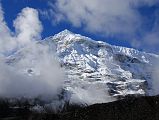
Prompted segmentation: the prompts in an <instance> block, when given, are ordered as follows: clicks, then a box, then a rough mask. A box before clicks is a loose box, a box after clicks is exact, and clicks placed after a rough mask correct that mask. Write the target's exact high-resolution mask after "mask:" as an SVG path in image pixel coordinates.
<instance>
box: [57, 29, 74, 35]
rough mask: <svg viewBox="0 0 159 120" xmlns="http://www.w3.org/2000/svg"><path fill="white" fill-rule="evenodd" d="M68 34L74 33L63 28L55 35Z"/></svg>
mask: <svg viewBox="0 0 159 120" xmlns="http://www.w3.org/2000/svg"><path fill="white" fill-rule="evenodd" d="M69 34H74V33H73V32H71V31H69V30H68V29H65V30H63V31H61V32H59V33H58V34H57V35H69Z"/></svg>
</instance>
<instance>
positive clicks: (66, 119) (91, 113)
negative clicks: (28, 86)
mask: <svg viewBox="0 0 159 120" xmlns="http://www.w3.org/2000/svg"><path fill="white" fill-rule="evenodd" d="M6 106H7V104H4V103H2V102H1V104H0V119H3V120H159V96H152V97H150V96H149V97H126V98H124V99H122V100H119V101H115V102H110V103H103V104H94V105H91V106H88V107H84V108H80V107H77V106H76V107H75V106H74V107H71V106H70V108H69V109H68V110H67V111H66V110H65V111H63V112H61V113H58V114H53V113H43V114H40V113H33V112H31V111H29V108H27V107H26V106H25V107H23V108H19V109H13V108H8V109H7V107H6Z"/></svg>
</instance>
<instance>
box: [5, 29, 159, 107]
mask: <svg viewBox="0 0 159 120" xmlns="http://www.w3.org/2000/svg"><path fill="white" fill-rule="evenodd" d="M41 44H45V45H47V46H49V48H50V50H55V51H56V53H57V56H58V59H59V62H60V64H61V67H63V68H64V70H65V74H66V76H67V77H66V79H65V82H64V85H63V90H64V91H65V92H63V93H64V94H65V95H64V97H63V100H64V101H65V100H67V101H69V103H75V104H79V103H82V104H83V103H86V104H94V103H103V102H108V101H112V97H113V98H118V97H123V96H126V95H150V94H151V80H152V66H153V64H154V61H156V60H157V59H159V56H158V55H155V54H150V53H145V52H140V51H138V50H135V49H132V48H126V47H119V46H113V45H110V44H108V43H105V42H103V41H95V40H92V39H91V38H88V37H85V36H82V35H80V34H74V33H72V32H70V31H68V30H64V31H62V32H60V33H58V34H56V35H54V36H51V37H48V38H46V39H44V40H43V41H42V42H41ZM23 53H24V54H25V52H21V54H23ZM21 54H20V55H21ZM17 55H18V54H17ZM17 55H16V54H15V56H14V55H13V56H12V57H8V59H10V60H8V61H9V62H16V61H15V58H18V59H20V58H19V57H20V56H17ZM21 56H22V55H21ZM35 73H36V71H35Z"/></svg>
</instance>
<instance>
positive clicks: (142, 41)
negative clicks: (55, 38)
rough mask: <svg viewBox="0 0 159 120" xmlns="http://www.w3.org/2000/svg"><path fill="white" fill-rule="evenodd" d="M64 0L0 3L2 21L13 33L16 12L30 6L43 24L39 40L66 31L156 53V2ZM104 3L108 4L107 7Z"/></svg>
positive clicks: (7, 0) (4, 0)
mask: <svg viewBox="0 0 159 120" xmlns="http://www.w3.org/2000/svg"><path fill="white" fill-rule="evenodd" d="M63 1H64V0H61V1H60V0H57V1H55V0H48V1H47V0H1V4H2V8H3V12H4V17H5V21H6V23H7V25H8V27H9V28H10V29H11V31H15V30H14V27H13V20H15V19H16V17H17V15H18V13H20V12H21V10H22V9H23V8H25V7H31V8H35V9H37V10H38V11H39V16H40V20H41V22H42V25H43V32H42V38H45V37H48V36H51V35H54V34H55V33H58V32H60V31H62V30H64V29H68V30H70V31H72V32H75V33H79V34H82V35H85V36H88V37H91V38H92V39H95V40H102V41H106V42H108V43H110V44H113V45H120V46H126V47H133V48H137V49H139V50H145V51H148V52H154V53H158V52H159V48H158V45H159V40H158V37H159V15H158V14H159V0H152V2H150V1H148V0H141V1H142V2H141V3H140V2H136V1H140V0H136V1H135V0H134V1H135V2H134V3H133V4H134V5H132V6H130V4H132V3H131V2H127V1H129V0H127V1H126V0H122V1H123V3H122V4H119V3H117V1H116V0H114V3H113V2H109V1H110V0H101V2H99V1H97V0H92V1H91V0H88V2H83V0H77V2H78V3H75V2H73V0H70V1H69V0H66V1H67V2H66V3H64V2H63ZM107 2H109V3H110V5H107ZM115 2H116V3H115ZM55 3H56V4H55ZM102 4H103V6H102ZM118 4H119V5H118ZM76 5H77V7H76ZM78 5H80V6H78ZM99 5H100V6H101V8H100V9H99V8H98V6H99ZM61 6H62V7H61ZM109 6H110V8H109ZM68 7H69V8H68ZM113 7H114V8H113ZM116 8H118V9H116ZM77 9H79V11H77ZM82 9H84V10H82ZM85 9H86V10H85ZM125 11H127V12H125ZM70 12H71V14H70ZM101 13H102V14H101ZM100 15H101V16H100ZM59 16H60V17H59ZM92 26H93V27H92ZM152 39H153V42H151V41H152Z"/></svg>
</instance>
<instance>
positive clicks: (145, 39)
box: [132, 10, 159, 54]
mask: <svg viewBox="0 0 159 120" xmlns="http://www.w3.org/2000/svg"><path fill="white" fill-rule="evenodd" d="M132 45H133V46H134V47H137V48H142V49H144V50H146V51H149V52H155V53H157V54H158V53H159V48H158V46H159V10H157V11H156V12H155V22H154V25H153V26H152V29H150V30H149V31H148V32H144V33H143V34H142V37H141V38H140V40H132Z"/></svg>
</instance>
